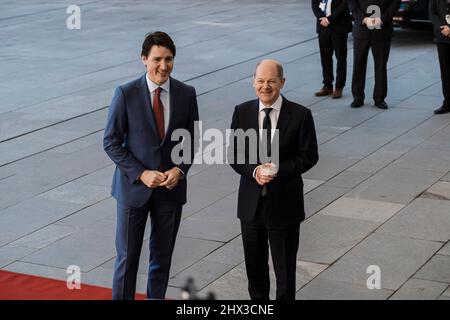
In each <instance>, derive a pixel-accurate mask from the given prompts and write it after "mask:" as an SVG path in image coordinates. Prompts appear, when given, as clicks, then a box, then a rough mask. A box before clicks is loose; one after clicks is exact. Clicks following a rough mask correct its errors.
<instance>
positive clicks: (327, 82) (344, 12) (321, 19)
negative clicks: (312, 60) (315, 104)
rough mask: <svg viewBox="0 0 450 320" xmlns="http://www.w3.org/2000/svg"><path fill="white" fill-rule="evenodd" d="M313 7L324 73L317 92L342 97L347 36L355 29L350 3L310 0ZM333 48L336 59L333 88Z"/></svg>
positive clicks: (345, 0)
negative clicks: (349, 7) (321, 85)
mask: <svg viewBox="0 0 450 320" xmlns="http://www.w3.org/2000/svg"><path fill="white" fill-rule="evenodd" d="M311 7H312V10H313V13H314V15H315V16H316V18H317V23H316V24H317V25H316V31H317V33H318V38H319V48H320V61H321V63H322V75H323V87H322V89H320V90H319V91H318V92H316V93H315V95H316V96H317V97H321V96H327V95H330V94H332V95H333V98H334V99H337V98H340V97H342V89H343V88H344V86H345V81H346V77H347V38H348V33H349V32H350V30H351V28H352V20H351V17H350V12H349V9H348V3H347V0H311ZM333 51H334V53H335V55H336V61H337V68H336V85H335V88H334V91H333V80H334V76H333Z"/></svg>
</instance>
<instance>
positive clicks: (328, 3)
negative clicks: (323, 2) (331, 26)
mask: <svg viewBox="0 0 450 320" xmlns="http://www.w3.org/2000/svg"><path fill="white" fill-rule="evenodd" d="M331 2H333V0H328V2H327V7H326V9H325V16H327V17H329V16H331Z"/></svg>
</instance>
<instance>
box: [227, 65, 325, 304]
mask: <svg viewBox="0 0 450 320" xmlns="http://www.w3.org/2000/svg"><path fill="white" fill-rule="evenodd" d="M284 82H285V79H284V77H283V68H282V66H281V64H280V63H278V62H277V61H274V60H263V61H262V62H260V63H259V64H258V66H257V67H256V70H255V74H254V79H253V86H254V88H255V92H256V95H257V96H258V98H259V99H256V100H251V101H247V102H244V103H242V104H240V105H238V106H236V108H235V109H234V113H233V119H232V123H231V129H232V130H234V131H235V132H237V131H239V130H238V129H242V130H243V131H244V132H250V133H251V132H255V136H258V138H256V141H259V140H261V139H262V141H263V143H262V144H261V146H260V147H259V148H258V149H259V151H258V152H256V151H255V150H256V149H255V148H254V147H255V146H252V145H250V144H249V143H247V142H246V141H245V140H246V138H245V137H243V136H242V135H237V134H234V135H233V136H232V139H233V140H232V141H234V143H233V145H232V146H233V147H230V150H231V153H232V156H231V157H230V156H229V158H228V159H229V161H230V162H231V163H230V165H231V166H232V167H233V169H234V170H235V171H236V172H237V173H238V174H240V175H241V179H240V185H239V195H238V205H237V215H238V218H239V219H240V220H241V231H242V240H243V246H244V255H245V266H246V269H247V277H248V289H249V294H250V298H251V299H253V300H268V299H269V291H270V281H269V266H268V258H269V245H270V250H271V254H272V261H273V266H274V270H275V275H276V278H277V290H276V298H277V299H279V300H284V299H287V300H293V299H295V289H296V288H295V271H296V257H297V251H298V244H299V232H300V222H302V221H303V220H304V219H305V212H304V204H303V181H302V177H301V174H302V173H304V172H306V171H308V170H309V169H311V168H312V167H313V166H314V165H315V164H316V163H317V161H318V152H317V139H316V132H315V129H314V122H313V118H312V115H311V112H310V110H308V109H307V108H305V107H303V106H301V105H299V104H296V103H294V102H291V101H289V100H287V99H286V98H284V97H282V96H281V95H280V91H281V89H282V88H283V85H284ZM236 130H237V131H236ZM242 130H241V131H242ZM264 137H266V138H264ZM275 137H277V139H275ZM241 138H243V139H244V141H243V140H242V139H241ZM260 138H261V139H260ZM271 140H272V144H271V143H270V141H271ZM275 140H277V141H278V142H279V143H276V144H274V143H273V141H275ZM266 143H267V147H265V144H266ZM257 144H258V143H257ZM238 146H240V147H238ZM242 146H244V147H243V148H242ZM252 149H253V151H252ZM262 149H264V150H266V151H267V152H261V150H262ZM252 153H257V155H255V154H252ZM274 154H276V156H274ZM265 155H268V156H269V157H272V158H274V159H277V161H276V163H275V164H276V168H275V170H274V171H272V172H271V170H268V169H274V167H275V165H274V164H270V163H268V162H265V161H264V160H262V159H264V158H266V156H265ZM241 156H242V157H241ZM240 157H241V159H242V161H236V159H235V158H238V159H239V158H240ZM254 160H255V161H254ZM275 171H277V173H275Z"/></svg>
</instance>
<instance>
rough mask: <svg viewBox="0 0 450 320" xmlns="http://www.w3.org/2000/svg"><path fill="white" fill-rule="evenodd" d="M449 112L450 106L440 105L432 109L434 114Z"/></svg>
mask: <svg viewBox="0 0 450 320" xmlns="http://www.w3.org/2000/svg"><path fill="white" fill-rule="evenodd" d="M447 112H450V108H447V107H444V106H441V107H440V108H439V109H436V110H434V114H444V113H447Z"/></svg>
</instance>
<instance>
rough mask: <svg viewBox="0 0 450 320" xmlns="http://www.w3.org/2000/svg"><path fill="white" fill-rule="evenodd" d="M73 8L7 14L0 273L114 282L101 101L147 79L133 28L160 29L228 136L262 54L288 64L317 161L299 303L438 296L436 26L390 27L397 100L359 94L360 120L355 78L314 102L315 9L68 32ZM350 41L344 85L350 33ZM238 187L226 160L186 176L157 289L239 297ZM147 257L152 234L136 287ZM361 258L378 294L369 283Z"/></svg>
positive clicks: (231, 8)
mask: <svg viewBox="0 0 450 320" xmlns="http://www.w3.org/2000/svg"><path fill="white" fill-rule="evenodd" d="M70 4H72V3H71V2H70V1H45V0H34V1H25V0H19V1H16V0H15V1H12V0H4V1H2V2H1V4H0V38H1V39H2V44H1V46H0V57H1V62H0V63H1V68H0V96H1V99H0V268H1V269H3V270H10V271H16V272H22V273H27V274H34V275H41V276H45V277H50V278H56V279H66V276H67V275H66V268H67V267H68V266H69V265H73V264H75V265H78V266H80V268H81V270H82V281H83V282H84V283H89V284H94V285H100V286H106V287H110V286H111V279H112V270H113V261H114V256H115V251H114V231H115V223H116V221H115V203H114V200H113V199H111V198H110V195H109V192H110V187H109V186H110V181H111V175H112V172H113V169H114V166H113V165H112V163H111V161H110V160H109V159H108V157H107V156H106V155H105V153H104V152H103V150H102V133H103V128H104V124H105V120H106V113H107V106H108V104H109V102H110V99H111V97H112V94H113V91H114V88H115V87H116V86H117V85H119V84H122V83H124V82H126V81H128V80H131V79H134V78H136V77H138V76H139V75H141V74H142V73H143V72H144V69H143V67H142V65H141V63H140V61H139V54H140V46H141V42H142V39H143V36H144V34H145V33H147V32H149V31H152V30H153V31H154V30H157V29H160V30H164V31H166V32H168V33H169V34H171V35H172V36H173V38H174V40H175V43H176V44H177V49H178V54H177V57H176V64H175V70H174V74H173V76H174V77H176V78H178V79H180V80H183V81H186V82H187V83H189V84H191V85H194V86H195V87H196V89H197V93H198V101H199V108H200V116H201V119H202V120H203V121H204V124H205V126H206V127H207V128H219V129H225V128H227V127H228V125H229V123H230V119H231V114H232V111H233V108H234V105H235V104H237V103H239V102H242V101H244V100H247V99H250V98H253V96H254V93H253V90H252V87H251V74H252V71H253V68H254V66H255V64H256V63H257V62H258V61H259V60H260V59H262V58H269V57H270V58H275V59H278V60H280V61H281V62H283V64H284V66H285V71H286V79H287V82H286V86H285V88H284V90H283V93H284V94H285V95H286V96H287V97H288V98H290V99H293V100H295V101H297V102H299V103H302V104H304V105H306V106H308V107H309V108H310V109H311V110H312V112H313V115H314V120H315V123H316V129H317V134H318V138H319V143H320V161H319V163H318V165H317V166H316V167H315V168H313V169H312V170H311V171H309V172H308V173H306V174H305V175H304V178H305V190H304V192H305V194H306V195H305V199H306V208H307V217H308V219H307V220H306V221H305V222H304V223H303V224H302V226H301V232H300V250H299V253H298V269H297V271H298V272H297V274H298V278H297V289H298V291H297V298H298V299H449V297H450V293H449V292H450V288H449V285H450V273H449V272H450V244H449V239H450V210H449V209H450V202H449V200H450V178H449V177H450V173H449V171H450V143H449V136H450V125H449V124H450V115H441V116H435V115H433V113H432V111H433V109H435V108H437V107H439V105H440V103H441V100H442V97H441V84H440V78H439V67H438V62H437V54H436V49H435V46H434V44H433V43H432V37H431V34H430V32H429V31H424V30H418V29H416V30H410V29H397V30H396V31H395V38H394V39H393V43H392V51H391V56H390V61H389V96H388V98H387V102H388V104H389V105H390V106H391V108H390V109H389V110H387V111H381V110H379V109H376V108H374V107H373V106H372V105H371V103H372V102H371V99H367V100H366V105H365V106H364V107H363V108H361V109H357V110H353V109H350V108H349V104H350V102H351V95H350V90H349V87H350V86H349V85H347V87H346V88H345V91H344V97H343V98H342V99H340V100H336V101H335V100H331V99H330V98H316V97H314V96H313V92H314V91H315V90H317V89H318V88H319V87H320V86H321V69H320V61H319V53H318V45H317V40H316V34H315V26H314V18H313V16H312V13H311V9H310V1H308V0H301V1H294V0H288V1H283V2H282V3H281V2H280V1H275V0H266V1H261V0H248V1H238V0H222V1H214V2H213V1H207V0H164V1H162V0H157V1H153V0H152V1H148V0H145V1H144V0H136V1H132V0H121V1H105V0H97V1H88V0H79V1H77V4H78V5H79V6H80V7H81V14H82V15H81V29H80V30H68V29H67V28H66V25H65V22H66V19H67V17H68V14H66V8H67V6H68V5H70ZM349 48H350V50H349V56H348V62H349V63H348V81H347V83H348V84H349V83H350V80H351V68H352V50H351V49H352V42H351V38H350V39H349ZM369 61H370V62H369V66H368V81H367V85H366V96H367V97H368V98H370V97H371V91H372V88H373V64H372V61H371V59H369ZM237 183H238V176H237V175H236V174H235V173H234V172H233V171H232V170H231V169H230V168H229V167H227V166H226V165H211V166H207V165H196V166H194V167H193V168H192V170H191V172H190V177H189V192H188V198H189V200H188V204H187V205H186V206H185V208H184V215H183V221H182V225H181V228H180V232H179V236H178V240H177V244H176V248H175V253H174V257H173V266H172V270H171V279H170V287H169V290H168V297H171V298H175V299H176V298H179V297H180V287H182V286H183V285H184V283H185V280H186V278H187V277H189V276H193V277H194V278H195V280H196V285H197V287H198V289H199V290H201V291H200V294H201V295H204V294H206V293H207V292H209V291H212V292H215V293H216V295H217V297H218V298H219V299H247V298H248V293H247V289H246V286H247V283H246V276H245V265H244V263H243V253H242V243H241V237H240V227H239V221H238V219H237V218H236V191H237ZM147 248H148V232H147V233H146V237H145V243H144V247H143V250H142V258H141V264H140V269H139V276H138V291H140V292H144V291H145V284H146V272H147V270H146V269H147V265H146V261H147V259H148V249H147ZM370 265H376V266H379V268H380V271H381V282H380V283H381V287H380V289H372V290H369V289H368V288H367V285H366V283H367V280H368V278H369V277H370V276H371V274H368V273H367V268H368V267H369V266H370ZM272 280H274V278H273V273H272ZM0 290H1V288H0ZM272 291H274V290H272ZM273 294H274V292H273V293H272V296H273Z"/></svg>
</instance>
